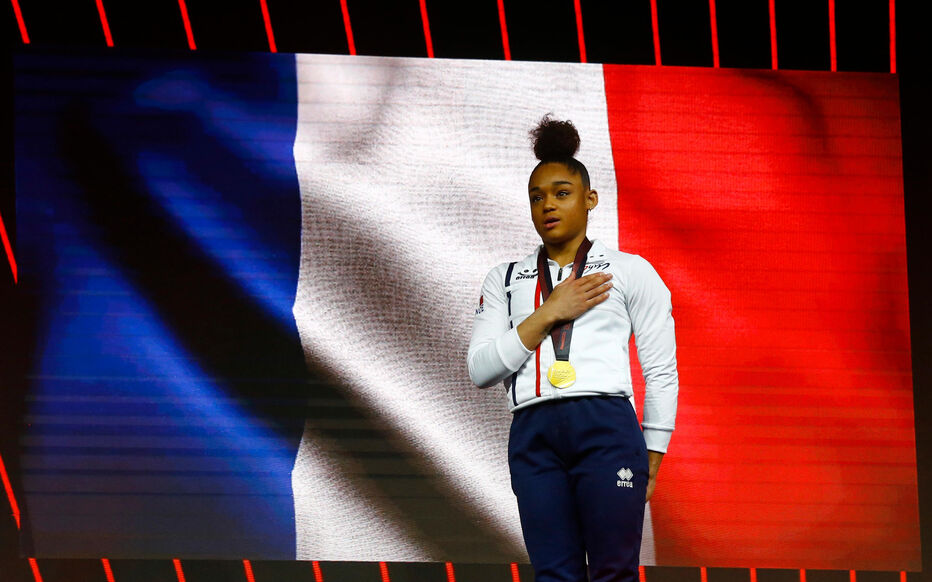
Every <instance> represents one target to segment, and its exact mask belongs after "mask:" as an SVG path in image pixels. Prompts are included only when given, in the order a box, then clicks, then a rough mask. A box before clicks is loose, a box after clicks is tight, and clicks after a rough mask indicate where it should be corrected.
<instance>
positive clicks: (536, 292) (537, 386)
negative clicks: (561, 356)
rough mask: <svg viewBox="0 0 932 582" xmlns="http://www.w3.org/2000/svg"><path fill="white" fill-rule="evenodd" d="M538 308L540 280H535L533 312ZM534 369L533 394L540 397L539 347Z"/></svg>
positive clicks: (536, 349)
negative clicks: (535, 372)
mask: <svg viewBox="0 0 932 582" xmlns="http://www.w3.org/2000/svg"><path fill="white" fill-rule="evenodd" d="M538 307H540V279H538V280H537V288H536V289H534V311H537V308H538ZM534 369H535V370H536V371H537V374H536V375H535V377H534V392H535V394H537V396H540V345H538V346H537V348H535V349H534Z"/></svg>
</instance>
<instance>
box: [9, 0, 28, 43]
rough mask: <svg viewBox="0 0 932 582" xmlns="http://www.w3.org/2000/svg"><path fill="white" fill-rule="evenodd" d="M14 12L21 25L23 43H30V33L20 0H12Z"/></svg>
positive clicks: (20, 32)
mask: <svg viewBox="0 0 932 582" xmlns="http://www.w3.org/2000/svg"><path fill="white" fill-rule="evenodd" d="M12 2H13V14H14V15H16V24H17V25H18V26H19V35H20V37H22V39H23V44H29V33H28V32H26V21H25V20H23V12H22V10H20V9H19V0H12Z"/></svg>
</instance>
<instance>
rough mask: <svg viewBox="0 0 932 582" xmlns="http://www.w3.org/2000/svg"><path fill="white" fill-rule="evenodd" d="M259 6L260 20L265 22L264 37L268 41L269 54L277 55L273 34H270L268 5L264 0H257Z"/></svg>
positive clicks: (270, 21)
mask: <svg viewBox="0 0 932 582" xmlns="http://www.w3.org/2000/svg"><path fill="white" fill-rule="evenodd" d="M259 6H260V7H261V8H262V20H263V21H265V36H267V37H268V39H269V52H273V53H277V52H278V48H277V47H276V46H275V33H274V32H272V18H271V17H270V16H269V4H268V2H266V0H259Z"/></svg>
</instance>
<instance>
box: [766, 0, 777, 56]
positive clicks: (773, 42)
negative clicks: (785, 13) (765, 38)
mask: <svg viewBox="0 0 932 582" xmlns="http://www.w3.org/2000/svg"><path fill="white" fill-rule="evenodd" d="M768 4H769V5H770V68H772V69H773V70H774V71H776V70H777V8H776V6H774V0H769V2H768Z"/></svg>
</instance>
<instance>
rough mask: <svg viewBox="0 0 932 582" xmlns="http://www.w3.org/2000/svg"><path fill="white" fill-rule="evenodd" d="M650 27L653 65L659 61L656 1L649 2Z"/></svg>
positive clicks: (659, 62)
mask: <svg viewBox="0 0 932 582" xmlns="http://www.w3.org/2000/svg"><path fill="white" fill-rule="evenodd" d="M650 25H651V28H652V29H653V31H654V64H655V65H660V64H662V63H661V61H660V24H659V23H658V22H657V0H650Z"/></svg>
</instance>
